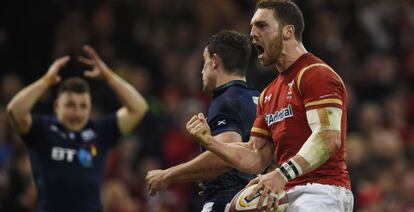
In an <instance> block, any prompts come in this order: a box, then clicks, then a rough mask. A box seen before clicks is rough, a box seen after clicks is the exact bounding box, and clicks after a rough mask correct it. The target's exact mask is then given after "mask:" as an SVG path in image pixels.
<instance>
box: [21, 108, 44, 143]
mask: <svg viewBox="0 0 414 212" xmlns="http://www.w3.org/2000/svg"><path fill="white" fill-rule="evenodd" d="M50 119H51V118H50V117H48V116H41V115H36V114H32V125H31V126H30V129H29V131H28V132H27V133H26V134H24V135H21V138H22V140H23V142H24V143H25V144H26V146H27V147H29V148H36V147H38V146H39V145H40V144H41V141H42V140H44V136H45V128H46V126H48V122H50Z"/></svg>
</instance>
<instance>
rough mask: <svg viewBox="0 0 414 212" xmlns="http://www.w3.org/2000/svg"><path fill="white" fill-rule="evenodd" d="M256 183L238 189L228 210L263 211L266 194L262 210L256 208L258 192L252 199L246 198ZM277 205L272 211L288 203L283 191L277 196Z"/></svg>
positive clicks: (265, 205) (230, 211)
mask: <svg viewBox="0 0 414 212" xmlns="http://www.w3.org/2000/svg"><path fill="white" fill-rule="evenodd" d="M255 186H256V185H251V186H249V187H246V188H244V189H242V190H240V191H239V192H238V193H237V194H236V196H234V197H233V199H232V200H231V202H230V208H229V212H237V211H244V212H259V211H260V212H261V211H265V210H266V207H267V202H268V199H269V196H267V197H266V198H265V199H264V201H263V208H264V210H259V209H257V208H256V207H257V203H258V202H259V197H260V193H259V192H257V193H256V195H255V196H254V197H253V198H252V199H248V198H247V196H248V195H249V194H250V193H251V192H252V190H253V189H254V187H255ZM278 199H279V206H278V208H277V209H276V210H274V211H279V209H282V208H286V207H287V205H288V202H289V200H288V196H287V195H286V193H285V192H283V194H282V195H280V196H279V198H278Z"/></svg>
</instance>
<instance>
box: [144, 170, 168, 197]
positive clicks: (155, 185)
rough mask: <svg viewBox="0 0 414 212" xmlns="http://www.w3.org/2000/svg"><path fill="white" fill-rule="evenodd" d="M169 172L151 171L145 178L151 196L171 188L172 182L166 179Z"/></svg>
mask: <svg viewBox="0 0 414 212" xmlns="http://www.w3.org/2000/svg"><path fill="white" fill-rule="evenodd" d="M166 175H167V170H161V169H156V170H151V171H149V172H148V173H147V176H146V177H145V179H146V181H147V191H148V193H149V195H150V196H154V195H156V194H157V192H159V191H163V190H166V189H167V188H168V187H170V184H171V183H170V181H169V180H168V179H167V178H166Z"/></svg>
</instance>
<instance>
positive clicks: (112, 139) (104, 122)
mask: <svg viewBox="0 0 414 212" xmlns="http://www.w3.org/2000/svg"><path fill="white" fill-rule="evenodd" d="M95 124H96V129H97V130H98V133H99V135H101V139H102V141H103V143H104V146H105V147H107V148H112V147H114V146H115V145H116V144H117V141H118V139H119V138H120V137H121V132H120V130H119V127H118V119H117V117H116V113H111V114H109V115H106V116H104V117H101V118H98V119H97V120H96V122H95Z"/></svg>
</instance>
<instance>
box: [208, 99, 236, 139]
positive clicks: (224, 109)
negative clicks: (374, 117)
mask: <svg viewBox="0 0 414 212" xmlns="http://www.w3.org/2000/svg"><path fill="white" fill-rule="evenodd" d="M235 102H237V101H232V102H230V101H229V102H226V103H227V104H223V105H221V106H220V107H219V108H218V110H217V112H216V113H215V114H213V117H208V125H209V126H210V129H211V135H213V136H215V135H218V134H220V133H223V132H227V131H234V132H237V133H239V134H240V135H241V136H242V137H243V129H242V124H241V120H240V117H239V115H238V113H237V111H235V110H236V108H238V107H237V106H236V105H233V106H232V105H229V104H232V103H235Z"/></svg>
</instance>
